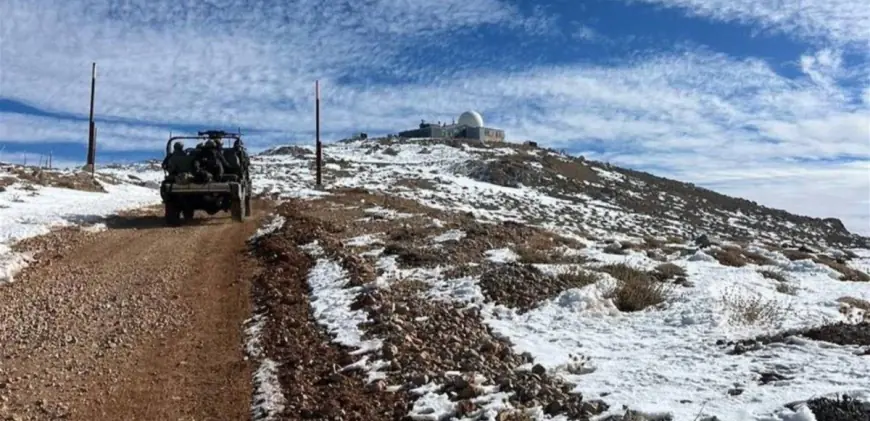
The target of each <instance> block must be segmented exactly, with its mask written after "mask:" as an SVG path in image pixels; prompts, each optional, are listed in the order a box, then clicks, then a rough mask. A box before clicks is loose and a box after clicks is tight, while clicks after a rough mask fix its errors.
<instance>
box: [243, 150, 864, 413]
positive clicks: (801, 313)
mask: <svg viewBox="0 0 870 421" xmlns="http://www.w3.org/2000/svg"><path fill="white" fill-rule="evenodd" d="M543 154H547V152H546V151H541V150H531V151H524V150H521V149H520V148H516V147H501V148H474V147H470V146H468V145H453V146H451V145H447V144H442V143H438V142H419V143H409V144H388V145H379V144H378V143H377V142H373V141H368V142H365V141H361V142H352V143H345V144H337V145H329V146H328V147H326V148H325V149H324V157H325V158H324V159H325V162H326V165H325V167H324V180H325V184H326V186H327V188H328V189H329V188H339V187H345V188H364V189H368V190H371V191H379V192H385V193H388V194H390V195H392V196H397V197H403V198H409V199H413V200H414V201H417V202H420V203H422V204H425V205H427V206H430V207H432V208H437V209H444V210H449V211H456V212H466V213H470V214H473V215H474V216H475V218H476V219H478V220H481V221H490V222H495V223H500V222H501V221H507V220H513V221H522V222H523V223H526V224H529V225H535V226H538V227H541V228H544V229H546V230H549V231H552V232H555V233H558V234H559V235H561V236H563V237H567V238H573V239H576V240H578V241H579V242H580V243H581V244H585V245H586V246H587V247H585V248H583V249H579V250H572V251H571V252H572V253H574V254H575V255H579V256H583V257H585V258H587V259H588V261H589V262H591V263H587V264H585V265H562V264H556V265H554V264H547V263H541V264H538V265H536V267H537V269H538V270H540V271H541V272H543V273H550V274H557V273H559V272H564V271H566V270H570V269H572V266H578V267H583V268H584V269H590V268H591V269H595V267H596V266H599V267H600V266H603V265H606V264H619V263H626V264H628V265H630V266H632V267H635V268H638V269H640V270H652V269H653V268H655V267H656V265H659V264H661V262H662V261H667V262H670V263H672V264H675V265H678V266H680V267H681V268H683V269H684V270H685V278H687V279H688V281H689V282H690V283H691V284H692V286H691V288H686V289H681V290H679V291H678V292H677V293H676V294H675V296H674V297H673V298H672V299H671V300H669V302H668V303H667V305H665V306H664V307H662V308H658V309H647V310H645V311H639V312H623V311H620V310H619V309H617V307H616V305H615V304H614V300H613V299H612V297H607V295H608V294H607V291H608V290H609V289H612V288H613V285H614V283H616V282H618V281H617V279H615V278H614V277H612V276H609V275H604V276H602V278H601V279H600V280H599V281H598V282H595V283H593V284H591V285H587V286H585V287H582V288H575V289H568V290H564V291H561V292H559V293H558V294H557V295H554V296H552V297H549V298H547V299H544V300H542V301H540V302H538V303H537V304H536V305H535V306H534V308H533V309H531V310H530V311H527V312H519V311H518V310H517V309H513V308H508V307H507V306H505V305H502V304H497V303H495V302H493V301H492V300H491V299H489V298H488V297H487V294H485V293H484V292H483V290H482V287H481V284H480V276H470V277H461V278H449V277H445V275H444V273H445V271H446V270H447V269H450V266H448V267H446V268H445V267H439V268H437V269H433V270H426V269H423V268H418V269H405V270H402V269H398V268H396V267H395V259H396V256H395V255H390V254H388V253H385V252H384V248H383V243H384V241H387V240H385V239H384V236H383V235H384V233H378V232H372V233H366V234H365V235H364V236H362V237H358V238H352V239H351V238H349V239H344V243H345V245H346V246H349V245H355V246H360V245H363V250H362V251H361V255H362V256H369V257H372V256H375V257H376V258H377V259H378V262H377V266H378V267H379V268H382V269H383V268H390V267H393V269H388V270H386V271H383V270H382V271H383V272H384V274H383V275H381V276H380V277H379V279H378V283H379V285H380V286H381V287H383V288H389V285H390V283H391V280H392V281H396V280H398V279H404V278H408V277H409V276H411V277H414V278H419V279H422V280H424V281H425V282H426V283H427V284H429V285H431V288H432V290H431V291H430V296H431V297H438V299H443V300H448V301H454V302H459V303H464V304H468V303H470V304H471V305H473V306H476V307H477V308H479V309H480V310H481V313H482V315H483V317H484V321H485V323H486V324H487V325H489V326H490V327H491V328H492V329H493V331H494V333H495V334H497V335H499V336H501V337H504V338H507V339H508V340H509V341H510V342H511V343H512V344H513V349H514V351H515V352H518V353H522V352H528V353H530V354H531V356H532V357H533V358H534V361H535V363H536V364H540V365H541V366H543V367H544V368H545V369H547V371H548V373H556V374H557V375H558V376H560V377H561V378H563V379H565V380H567V381H569V382H572V383H574V384H575V386H574V391H575V392H579V393H582V395H583V396H584V397H588V398H600V399H601V400H603V401H605V402H606V403H607V404H608V405H610V407H611V408H615V410H616V412H617V413H618V412H620V410H619V408H620V407H622V405H625V407H627V408H630V409H632V410H639V411H641V412H644V413H646V414H648V415H651V414H656V413H658V414H662V413H664V414H669V415H670V416H671V417H672V418H673V419H676V420H694V419H696V417H697V416H698V415H699V414H707V415H711V416H713V415H715V416H716V417H718V418H719V419H721V420H749V419H812V418H811V415H809V414H808V413H807V409H806V408H803V409H801V408H800V407H797V408H796V411H797V412H795V411H794V410H792V409H788V408H786V407H785V405H786V404H789V403H794V402H799V401H805V400H808V399H811V398H814V397H818V396H822V395H827V394H834V395H836V394H838V393H839V394H843V393H847V394H850V395H852V396H857V397H863V398H865V399H866V398H870V383H868V382H867V378H868V377H867V376H868V375H870V358H868V357H867V356H861V355H859V354H861V353H862V352H866V351H865V348H866V347H864V348H862V346H856V345H844V346H840V345H833V344H830V343H827V342H820V341H813V340H810V339H806V338H801V337H798V336H795V337H793V338H790V339H787V340H784V341H783V342H781V343H774V344H773V345H771V346H769V347H764V348H762V349H760V350H758V351H755V352H751V353H746V354H740V355H729V353H728V352H727V351H728V347H729V346H731V345H733V343H731V342H732V341H735V340H738V339H745V338H752V337H755V336H759V335H764V334H771V333H775V332H781V331H783V330H786V329H797V330H799V329H807V328H810V327H813V326H819V325H824V324H830V323H835V322H839V321H844V320H850V321H855V320H856V318H857V320H860V319H861V318H862V317H863V314H864V313H865V310H860V309H857V308H851V307H848V308H847V307H846V306H844V304H842V302H841V301H842V298H843V297H851V299H854V300H857V301H863V302H864V303H866V302H868V301H870V283H868V282H845V281H841V280H840V277H841V276H842V273H841V272H838V271H837V270H834V269H833V268H832V267H831V266H829V265H826V264H823V263H821V261H822V260H821V259H822V258H821V257H818V258H816V257H813V256H815V254H814V255H813V256H809V257H808V258H805V259H795V258H794V256H793V254H794V253H792V258H789V257H787V256H786V254H787V253H789V250H787V249H781V250H780V249H778V247H780V246H781V245H782V244H783V243H787V244H790V245H793V248H797V247H798V246H805V247H811V248H810V249H805V250H812V251H813V252H815V251H821V252H824V253H828V254H829V255H831V256H842V255H844V254H849V255H851V256H852V258H851V259H849V261H848V262H847V263H846V264H845V266H846V269H844V270H857V271H860V272H862V273H864V274H866V272H867V270H868V268H870V250H867V249H863V248H854V246H855V245H856V244H861V243H862V242H863V241H865V240H866V239H862V238H860V237H857V236H852V235H850V234H849V233H848V232H845V231H844V230H841V229H838V228H834V226H836V225H837V224H836V222H835V221H823V220H818V219H812V218H804V217H797V216H794V215H788V214H786V213H784V212H781V211H775V210H770V209H766V208H762V207H758V206H754V205H752V204H751V203H749V202H745V203H744V202H738V201H735V202H728V203H725V206H730V205H734V209H733V210H724V209H722V208H717V205H719V204H722V203H724V202H723V201H725V199H722V198H721V197H718V196H716V195H714V194H711V193H709V192H703V194H702V195H701V196H700V199H699V198H696V197H690V196H687V195H685V194H681V193H680V192H679V189H671V190H669V191H661V190H658V191H656V190H655V188H657V186H658V185H660V184H661V183H662V182H661V181H656V180H652V179H650V178H647V179H646V180H643V179H641V178H639V177H637V176H635V175H636V173H632V172H630V171H627V170H620V169H616V168H607V167H606V166H605V165H603V164H597V163H588V162H584V163H582V164H580V165H584V166H586V167H587V168H588V169H590V170H591V171H592V172H594V174H596V175H597V178H596V179H595V181H591V182H590V181H584V183H587V184H597V186H593V187H596V188H597V189H590V192H591V193H589V192H587V193H584V192H582V191H576V190H575V191H571V189H570V188H566V189H563V190H562V191H557V189H554V188H553V184H556V183H557V182H553V181H551V182H548V181H547V180H544V181H540V184H538V185H534V183H535V181H536V180H535V179H534V174H532V176H531V177H530V176H529V175H528V174H527V173H524V171H525V170H522V169H518V168H516V167H515V168H513V169H510V168H509V169H508V170H507V171H505V172H506V173H510V171H513V174H512V175H513V177H514V178H516V179H518V180H521V181H525V182H526V184H524V183H522V182H520V183H517V185H516V186H515V187H507V186H504V185H497V184H493V183H487V182H484V181H481V179H485V178H486V177H481V174H480V173H481V171H484V170H486V171H489V172H490V173H492V172H494V171H493V169H492V168H491V167H490V168H488V169H487V167H486V166H485V165H482V163H486V162H504V160H503V158H504V157H506V156H507V157H510V156H517V155H524V158H523V161H524V162H525V164H523V166H524V168H526V169H528V168H532V169H535V168H537V169H539V170H541V171H540V172H542V173H543V172H544V171H543V166H542V165H541V166H540V167H536V166H535V160H534V159H533V157H534V156H536V155H543ZM528 156H531V157H532V158H529V157H528ZM559 159H561V158H559ZM312 161H313V151H312V149H311V148H305V147H286V148H279V149H276V150H273V151H271V152H267V153H266V154H264V155H263V156H259V157H256V158H255V159H254V162H255V163H256V165H257V166H256V170H255V171H256V177H255V183H256V184H257V185H258V186H259V187H260V188H262V190H263V192H264V193H267V194H273V195H276V196H278V197H284V198H290V197H308V198H312V199H313V198H316V197H322V196H323V193H322V192H316V191H313V190H311V187H312V184H313V162H312ZM539 165H540V164H539ZM632 174H635V175H632ZM489 175H492V174H489ZM508 175H511V174H508ZM555 178H556V179H558V176H557V177H555ZM614 183H616V184H614ZM655 183H659V184H655ZM502 184H508V183H502ZM626 186H633V188H632V187H626ZM599 187H604V188H605V189H606V188H612V189H614V190H616V189H619V191H616V192H611V194H610V196H609V197H604V196H600V195H598V196H597V197H593V194H594V192H595V191H601V189H600V188H599ZM674 191H677V193H674ZM617 196H619V197H623V198H624V197H627V198H628V199H624V200H621V199H617V198H616V197H617ZM632 196H637V197H639V198H641V200H640V201H641V202H642V201H650V200H651V199H650V198H651V197H661V198H663V199H662V200H661V201H660V202H658V203H657V205H658V206H653V207H650V208H649V212H646V213H644V212H641V211H639V210H638V209H639V206H630V205H626V203H629V202H631V198H632ZM693 201H694V202H693ZM699 203H701V204H704V205H699ZM735 203H736V205H735ZM681 207H682V208H686V209H690V212H695V213H698V217H697V218H695V219H694V220H691V221H689V220H686V219H684V218H683V217H682V216H681V215H682V214H681V213H680V211H679V210H678V208H681ZM374 210H375V209H374V208H369V209H368V211H374ZM387 210H388V211H389V209H387ZM395 213H396V212H395V210H394V211H393V216H392V217H390V216H387V217H383V216H382V217H381V218H380V219H383V218H386V219H392V218H395ZM701 233H705V234H709V236H710V237H712V238H719V239H721V240H724V242H723V243H722V244H721V245H722V246H724V247H727V246H728V245H732V246H734V247H738V248H741V249H742V250H744V252H745V253H746V254H747V255H753V256H759V255H760V256H761V257H756V259H759V262H758V263H752V262H750V263H748V264H745V265H742V266H739V267H735V266H728V265H725V264H722V263H721V262H720V260H719V259H718V258H717V257H714V256H717V255H718V254H717V253H720V252H722V251H723V249H722V248H719V247H717V246H712V247H708V248H702V247H699V246H698V244H696V243H695V242H693V241H692V240H693V239H694V237H695V236H697V235H699V234H701ZM463 236H464V233H463V232H457V231H456V230H452V231H448V230H447V229H446V228H445V230H444V232H442V233H440V234H438V235H437V236H435V237H433V238H432V242H434V243H439V244H440V243H441V242H445V241H447V242H449V241H457V242H461V241H462V238H463ZM650 237H652V238H654V239H657V240H658V241H660V242H661V243H662V244H661V246H660V247H658V248H657V249H654V250H649V249H648V250H646V251H644V250H637V249H633V248H628V249H625V250H623V252H621V253H608V252H606V249H607V248H608V247H612V246H613V245H614V244H617V245H618V244H619V243H620V242H621V243H623V244H627V243H635V244H636V243H643V242H644V238H647V239H648V238H650ZM378 239H379V240H378ZM375 240H378V241H375ZM373 241H374V242H373ZM366 244H368V247H365V246H364V245H366ZM432 247H436V246H432ZM792 251H794V250H792ZM784 253H786V254H784ZM811 254H812V253H811ZM487 255H488V256H490V260H491V261H496V262H502V264H504V262H509V261H511V260H512V259H516V257H517V254H516V253H514V250H511V247H510V246H509V245H508V247H504V248H496V247H493V249H491V250H489V251H488V252H487ZM818 256H821V254H818ZM762 259H763V261H762ZM764 271H766V272H767V273H778V274H781V275H782V276H783V280H782V281H773V280H771V279H768V277H766V276H765V275H764V274H763V272H764ZM321 282H322V281H321ZM316 285H317V284H316V283H315V284H312V287H315V288H316ZM505 285H506V286H505V287H507V280H505ZM316 293H317V292H316ZM320 293H322V292H320ZM347 293H348V292H347V290H345V291H343V292H342V294H345V295H346V294H347ZM490 295H492V294H490ZM336 299H337V300H338V299H339V298H336ZM340 300H341V301H342V302H349V301H352V300H350V299H349V298H347V297H344V298H341V299H340ZM753 303H754V304H755V305H756V307H759V308H762V310H759V311H761V312H765V311H766V312H767V313H765V314H767V316H764V317H761V318H762V319H764V320H756V321H749V322H747V321H743V322H741V318H744V319H745V318H746V316H745V315H744V314H745V313H746V312H747V311H748V310H747V309H746V308H747V307H749V306H751V305H752V304H753ZM346 311H348V312H349V311H350V310H346ZM352 320H358V321H359V319H352ZM325 323H326V324H325V326H332V327H330V330H331V331H333V332H334V334H335V335H336V337H337V338H338V339H337V340H341V341H343V342H342V343H343V344H345V345H351V344H348V343H346V340H342V339H341V338H343V337H344V338H346V337H348V335H352V336H353V337H359V335H360V334H359V332H358V331H356V329H358V328H357V327H356V326H353V327H349V328H348V329H349V330H347V331H345V330H342V329H340V328H338V327H336V326H334V322H328V321H325ZM330 323H333V325H330ZM357 345H358V346H360V347H362V348H365V346H364V345H363V344H357ZM578 354H580V355H583V356H584V357H585V358H586V359H588V361H587V362H586V363H585V365H584V368H583V369H582V370H579V371H578V369H577V367H576V363H575V362H574V357H572V355H573V356H576V355H578ZM373 358H374V357H373ZM770 376H773V377H774V378H779V377H777V376H782V377H781V378H779V380H777V381H772V382H771V381H768V380H769V378H770ZM424 389H426V388H422V389H421V390H424ZM434 389H435V387H434V386H432V387H430V388H429V389H428V390H434ZM489 399H492V400H494V401H495V402H498V401H499V399H500V398H499V396H498V395H497V394H494V395H491V396H490V398H489ZM488 405H489V408H490V409H492V408H498V407H505V406H510V404H509V403H505V402H502V403H501V404H494V403H492V402H490V403H489V404H488ZM455 409H456V402H451V400H450V399H448V398H447V397H446V395H443V394H439V393H435V392H429V393H425V394H424V395H423V396H422V397H421V398H420V401H418V408H417V411H416V413H417V414H418V415H417V418H418V419H435V418H436V417H437V415H438V414H446V413H450V412H451V411H454V410H455ZM422 414H428V415H422ZM488 414H489V416H494V414H495V412H489V413H488ZM537 414H538V415H536V417H537V418H542V419H543V418H545V417H544V416H543V415H542V414H543V412H541V411H540V408H539V410H538V412H537ZM792 417H797V418H792Z"/></svg>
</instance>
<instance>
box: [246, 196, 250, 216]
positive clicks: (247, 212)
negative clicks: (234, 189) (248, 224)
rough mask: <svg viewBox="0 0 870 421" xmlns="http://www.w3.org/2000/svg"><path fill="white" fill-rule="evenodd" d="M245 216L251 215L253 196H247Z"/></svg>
mask: <svg viewBox="0 0 870 421" xmlns="http://www.w3.org/2000/svg"><path fill="white" fill-rule="evenodd" d="M245 216H251V196H245Z"/></svg>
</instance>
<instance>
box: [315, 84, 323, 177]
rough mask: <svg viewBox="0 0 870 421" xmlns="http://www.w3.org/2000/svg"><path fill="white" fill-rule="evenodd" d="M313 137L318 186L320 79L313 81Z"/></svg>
mask: <svg viewBox="0 0 870 421" xmlns="http://www.w3.org/2000/svg"><path fill="white" fill-rule="evenodd" d="M314 121H315V126H314V138H315V140H316V142H317V145H316V150H317V152H316V158H315V159H316V160H317V187H320V185H321V184H320V182H321V173H320V160H321V158H322V157H323V155H321V150H320V81H319V80H317V81H315V82H314Z"/></svg>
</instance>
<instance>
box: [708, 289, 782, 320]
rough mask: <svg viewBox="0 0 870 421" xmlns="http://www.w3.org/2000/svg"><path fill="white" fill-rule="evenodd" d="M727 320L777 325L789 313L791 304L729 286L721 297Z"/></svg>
mask: <svg viewBox="0 0 870 421" xmlns="http://www.w3.org/2000/svg"><path fill="white" fill-rule="evenodd" d="M721 304H722V306H723V308H724V310H725V311H727V312H728V321H729V322H731V323H732V324H738V325H763V326H770V325H777V324H779V323H781V322H782V321H783V320H784V319H785V318H786V317H788V315H789V314H790V313H791V311H792V309H791V305H788V304H783V303H782V302H780V301H779V300H777V299H774V298H770V299H767V298H764V297H763V296H762V295H760V294H748V293H741V292H738V291H737V290H736V289H734V288H730V289H729V290H728V291H727V292H726V293H725V294H724V295H723V296H722V299H721Z"/></svg>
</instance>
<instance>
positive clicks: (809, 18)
mask: <svg viewBox="0 0 870 421" xmlns="http://www.w3.org/2000/svg"><path fill="white" fill-rule="evenodd" d="M640 1H644V2H647V3H653V4H658V5H662V6H667V7H678V8H681V9H683V10H686V11H688V12H689V13H691V14H694V15H697V16H703V17H709V18H713V19H717V20H721V21H729V22H730V21H736V22H742V23H747V24H753V26H755V27H761V28H762V29H768V30H774V31H781V32H785V33H789V34H794V35H797V36H799V37H803V38H808V39H809V38H821V39H824V40H826V41H829V42H835V43H838V44H856V45H858V46H860V47H863V48H867V47H868V46H870V7H867V3H866V2H865V1H863V0H640Z"/></svg>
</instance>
